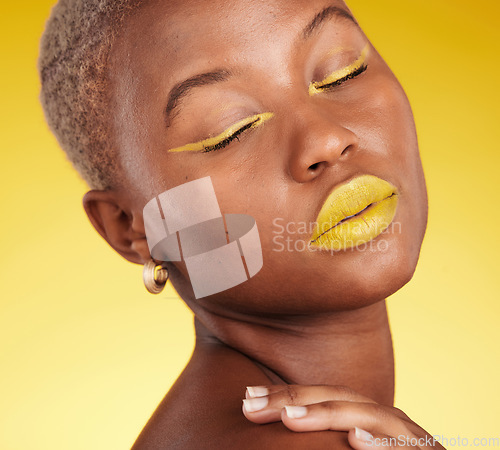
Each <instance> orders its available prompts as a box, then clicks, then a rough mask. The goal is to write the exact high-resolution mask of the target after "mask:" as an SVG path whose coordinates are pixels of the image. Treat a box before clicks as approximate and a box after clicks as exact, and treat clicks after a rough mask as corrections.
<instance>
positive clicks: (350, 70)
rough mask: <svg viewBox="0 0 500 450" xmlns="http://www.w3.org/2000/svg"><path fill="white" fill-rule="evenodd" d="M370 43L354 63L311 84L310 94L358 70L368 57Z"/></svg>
mask: <svg viewBox="0 0 500 450" xmlns="http://www.w3.org/2000/svg"><path fill="white" fill-rule="evenodd" d="M368 49H369V44H366V45H365V48H364V49H363V50H362V52H361V55H360V57H359V58H358V59H357V60H356V61H354V62H353V63H352V64H350V65H348V66H347V67H343V68H342V69H339V70H336V71H335V72H333V73H332V74H331V75H328V76H327V77H326V78H325V79H324V80H322V81H315V82H313V83H311V84H310V85H309V95H314V94H317V93H318V92H321V88H322V87H323V86H326V85H328V84H331V83H335V82H336V81H338V80H340V79H342V78H344V77H346V76H347V75H349V74H351V73H353V72H356V70H358V69H359V68H360V67H361V66H362V65H363V64H364V63H365V59H366V55H367V54H368Z"/></svg>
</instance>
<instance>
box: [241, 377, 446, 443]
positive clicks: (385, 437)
mask: <svg viewBox="0 0 500 450" xmlns="http://www.w3.org/2000/svg"><path fill="white" fill-rule="evenodd" d="M243 414H244V415H245V417H246V418H247V419H248V420H250V421H252V422H255V423H260V424H263V423H269V422H277V421H280V420H281V421H282V422H283V424H284V425H285V426H286V427H287V428H289V429H290V430H292V431H297V432H303V431H325V430H335V431H346V432H348V439H349V444H350V445H351V447H352V448H354V449H359V450H367V449H370V448H372V449H373V448H376V449H377V450H379V449H393V448H394V447H396V448H402V449H408V448H412V449H419V448H430V449H443V448H444V447H443V446H442V445H441V444H439V443H438V442H436V441H434V439H433V438H432V436H430V435H429V434H428V433H427V432H426V431H425V430H424V429H422V428H421V427H420V426H419V425H417V424H416V423H415V422H413V421H412V420H411V419H410V418H409V417H408V416H407V415H406V414H405V413H404V412H403V411H401V410H399V409H398V408H393V407H391V406H384V405H380V404H378V403H377V402H375V401H374V400H371V399H370V398H368V397H365V396H363V395H361V394H358V393H357V392H354V391H353V390H351V389H349V388H347V387H344V386H300V385H286V386H280V385H272V386H253V387H248V388H247V391H246V399H245V400H243Z"/></svg>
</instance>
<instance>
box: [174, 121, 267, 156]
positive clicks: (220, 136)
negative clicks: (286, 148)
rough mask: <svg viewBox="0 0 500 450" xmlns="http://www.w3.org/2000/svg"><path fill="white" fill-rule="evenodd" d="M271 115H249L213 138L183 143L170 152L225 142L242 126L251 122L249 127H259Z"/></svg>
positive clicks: (201, 148)
mask: <svg viewBox="0 0 500 450" xmlns="http://www.w3.org/2000/svg"><path fill="white" fill-rule="evenodd" d="M271 117H273V113H270V112H268V113H262V114H256V115H254V116H251V117H247V118H246V119H243V120H240V121H239V122H236V123H235V124H234V125H231V126H230V127H229V128H228V129H227V130H225V131H223V132H222V133H221V134H218V135H217V136H215V137H213V138H208V139H204V140H202V141H198V142H193V143H192V144H187V145H183V146H182V147H176V148H173V149H171V150H169V153H170V152H198V151H202V150H204V149H205V148H207V147H212V146H214V145H217V144H220V143H221V142H223V141H224V140H225V139H228V138H230V137H231V136H232V135H233V134H235V133H237V132H238V131H239V130H241V129H242V128H244V127H246V126H248V125H249V124H251V125H250V126H249V127H248V128H249V129H250V128H255V127H258V126H259V125H262V124H263V123H264V122H266V121H267V120H269V119H270V118H271Z"/></svg>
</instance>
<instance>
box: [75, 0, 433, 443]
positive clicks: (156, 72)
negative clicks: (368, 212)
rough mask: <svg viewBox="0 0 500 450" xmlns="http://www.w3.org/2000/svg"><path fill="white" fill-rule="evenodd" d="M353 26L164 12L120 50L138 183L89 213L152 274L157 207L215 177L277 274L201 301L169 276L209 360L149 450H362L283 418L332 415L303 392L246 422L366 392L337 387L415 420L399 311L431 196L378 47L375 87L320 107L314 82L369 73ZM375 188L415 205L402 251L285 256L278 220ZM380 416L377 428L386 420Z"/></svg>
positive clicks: (287, 7) (128, 33)
mask: <svg viewBox="0 0 500 450" xmlns="http://www.w3.org/2000/svg"><path fill="white" fill-rule="evenodd" d="M331 6H333V7H334V8H333V9H330V10H328V11H327V12H326V13H324V14H323V15H321V14H320V13H321V12H322V11H323V12H324V11H325V8H328V7H331ZM335 8H338V9H335ZM342 11H344V12H345V13H346V14H349V10H348V8H347V6H346V5H345V3H344V2H342V1H328V0H327V1H325V0H312V1H307V2H306V1H303V0H293V1H290V0H273V1H267V2H265V3H260V2H248V1H243V0H237V1H231V2H227V1H223V0H215V1H211V2H207V1H203V0H189V1H182V2H180V1H169V2H157V1H150V2H147V3H146V5H145V6H144V7H143V8H142V9H141V10H140V11H139V12H137V13H136V14H135V15H134V16H133V17H131V18H130V19H129V20H128V22H127V23H126V25H125V29H124V31H123V32H122V34H121V35H120V37H119V38H118V40H117V43H116V45H115V47H114V50H113V54H112V61H111V71H110V77H111V82H112V88H113V89H112V99H113V102H112V111H113V117H114V131H115V141H116V148H117V150H118V152H117V158H118V159H119V161H118V163H119V164H120V166H121V167H122V168H123V169H122V177H121V179H120V181H119V183H117V185H116V186H115V188H113V189H112V190H109V191H98V190H91V191H90V192H88V193H87V194H86V195H85V197H84V206H85V209H86V211H87V214H88V216H89V218H90V220H91V222H92V223H93V225H94V226H95V228H96V229H97V230H98V232H99V233H100V234H101V235H102V236H103V237H104V239H106V241H107V242H108V243H109V244H110V245H111V246H112V247H113V248H114V249H115V250H116V251H117V252H119V253H120V254H121V255H122V256H123V257H125V258H126V259H128V260H129V261H131V262H134V263H137V264H144V263H145V262H146V261H148V260H149V259H150V253H149V249H148V246H147V242H146V237H145V231H144V223H143V218H142V209H143V207H144V205H145V204H146V203H147V202H148V201H149V200H150V199H152V198H153V197H154V196H156V195H158V194H160V193H162V192H164V191H165V190H167V189H170V188H173V187H175V186H178V185H180V184H182V183H185V182H187V181H192V180H196V179H198V178H201V177H205V176H208V175H209V176H211V179H212V182H213V185H214V188H215V192H216V193H217V197H218V201H219V205H220V208H221V211H222V212H223V213H239V214H248V215H250V216H252V217H254V218H255V220H256V222H257V225H258V228H259V235H260V238H261V243H262V250H263V258H264V266H263V268H262V270H261V271H260V272H259V273H258V274H257V275H256V276H255V277H253V278H252V279H250V280H249V281H247V282H245V283H243V284H241V285H239V286H236V287H234V288H231V289H229V290H227V291H224V292H221V293H219V294H215V295H212V296H209V297H205V298H202V299H199V300H197V299H196V298H195V297H194V294H193V291H192V288H191V286H190V283H189V278H188V276H187V271H186V268H185V265H184V264H183V263H182V262H181V263H168V265H167V267H168V270H169V273H170V280H171V281H172V283H173V285H174V287H175V288H176V290H177V292H178V293H179V295H180V296H181V297H182V298H183V299H184V301H186V303H187V304H188V306H189V307H190V308H191V309H192V310H193V312H194V314H195V325H196V348H195V351H194V353H193V356H192V358H191V361H190V362H189V364H188V366H187V367H186V369H185V370H184V372H183V373H182V375H181V376H180V378H179V379H178V381H177V382H176V384H175V385H174V387H173V388H172V389H171V390H170V392H169V393H168V394H167V396H166V398H165V399H164V400H163V402H162V403H161V404H160V406H159V407H158V409H157V411H156V412H155V414H154V416H153V417H152V418H151V420H150V421H149V423H148V425H147V426H146V428H145V429H144V430H143V432H142V434H141V436H140V437H139V439H138V441H137V442H136V445H135V447H134V448H231V446H234V445H237V446H238V447H241V448H254V447H255V448H266V447H269V448H281V446H283V447H285V446H286V447H287V448H325V447H326V446H332V445H333V446H334V447H335V448H343V447H349V446H351V447H352V446H355V445H356V442H355V440H353V439H354V438H352V433H350V434H349V441H348V434H347V433H346V432H345V431H348V430H349V429H351V428H353V427H354V425H353V426H352V427H347V426H343V427H340V429H341V430H342V431H312V430H336V429H338V428H336V427H335V426H334V425H332V423H329V424H328V426H326V425H325V426H323V425H322V426H309V428H308V427H307V426H304V427H302V428H300V427H299V428H297V427H295V428H294V425H293V424H292V423H291V421H290V420H289V419H287V417H286V416H283V413H280V411H281V409H282V406H284V404H290V402H292V403H295V404H308V403H307V402H308V401H310V403H318V402H319V401H321V399H320V398H319V397H318V395H317V393H316V394H314V395H313V394H312V392H313V391H311V390H309V391H307V392H306V391H304V392H302V391H301V392H302V394H301V395H300V396H299V397H300V398H301V400H297V396H293V397H294V398H292V399H290V397H289V396H288V397H286V398H281V399H279V400H276V401H274V400H273V401H271V402H270V403H269V405H270V406H272V405H274V410H273V411H274V412H273V411H271V410H268V411H267V412H265V413H263V412H262V411H261V412H259V413H253V414H252V413H249V412H248V411H246V412H245V411H244V412H245V415H244V414H242V412H241V399H242V398H243V397H244V395H245V387H246V386H257V385H282V386H283V387H284V386H286V385H290V384H292V385H325V386H337V385H341V386H348V387H349V388H350V389H352V390H353V392H351V391H349V393H348V394H346V390H341V391H332V390H329V389H326V388H325V390H324V391H322V393H321V395H320V396H323V400H325V401H326V400H328V401H330V402H331V401H338V400H346V399H345V398H344V397H345V395H348V396H349V399H348V401H350V402H351V403H353V404H354V403H355V402H361V403H359V404H362V405H366V404H368V405H372V403H371V402H372V400H369V401H368V400H366V401H365V397H366V398H369V399H373V401H375V402H376V404H377V405H378V406H377V407H380V408H381V409H380V411H383V412H384V411H385V414H386V415H387V414H393V415H394V414H395V415H396V416H397V415H398V413H397V410H394V409H393V408H392V404H393V398H394V361H393V352H392V341H391V335H390V329H389V324H388V318H387V311H386V305H385V298H386V297H387V296H389V295H391V294H392V293H394V292H395V291H397V290H398V289H399V288H401V287H402V286H403V285H404V284H405V283H407V282H408V281H409V280H410V278H411V277H412V275H413V272H414V270H415V267H416V263H417V260H418V255H419V251H420V245H421V242H422V239H423V236H424V232H425V226H426V221H427V196H426V190H425V181H424V177H423V172H422V167H421V163H420V158H419V153H418V144H417V139H416V133H415V128H414V124H413V117H412V113H411V109H410V106H409V104H408V101H407V98H406V96H405V94H404V91H403V90H402V88H401V86H400V85H399V83H398V81H397V79H396V78H395V77H394V75H393V74H392V72H391V71H390V69H389V68H388V66H387V65H386V64H385V62H384V61H383V59H382V58H381V57H380V55H379V54H378V53H377V52H376V50H375V49H374V48H373V47H372V46H370V51H369V54H368V57H367V60H366V63H367V67H368V68H367V70H366V71H365V72H363V73H362V74H360V75H359V76H357V77H356V78H353V79H351V80H348V81H346V82H345V83H343V84H342V85H340V86H338V87H336V88H335V89H332V90H329V91H327V92H324V93H321V94H319V95H315V96H311V95H309V93H308V86H309V84H310V83H311V82H312V81H318V80H321V79H322V78H324V77H325V76H326V75H328V74H329V73H330V72H332V71H334V70H337V69H339V68H342V67H344V66H346V65H348V64H350V63H352V62H353V61H354V60H355V59H356V58H357V57H358V56H359V54H360V53H361V51H362V49H363V47H364V46H365V45H366V44H367V43H368V39H367V38H366V36H365V35H364V34H363V32H362V30H361V29H360V28H359V26H358V25H357V24H356V23H355V22H354V21H353V20H351V19H349V18H348V17H346V14H343V12H342ZM318 14H319V15H318ZM314 19H316V20H314ZM193 30H195V31H193ZM334 49H340V50H337V51H336V52H332V50H334ZM217 70H223V71H224V73H230V74H231V75H229V76H227V77H225V79H224V80H219V81H217V82H213V83H210V84H209V85H205V86H199V87H196V88H193V89H191V90H190V92H189V93H188V94H187V95H186V96H184V97H183V98H182V99H181V100H179V101H178V103H177V106H176V108H175V110H174V111H173V113H172V114H170V115H169V116H168V117H166V115H165V107H166V105H167V100H168V97H169V93H170V91H171V89H172V88H173V87H174V86H176V85H178V84H179V83H180V82H182V81H184V80H185V79H187V78H190V77H192V76H195V75H199V74H202V73H207V72H214V71H217ZM265 112H272V113H273V114H274V117H273V118H272V119H271V120H270V121H269V122H268V123H266V124H265V125H264V126H262V127H259V128H256V129H252V130H248V131H246V132H245V133H243V134H242V135H241V136H239V141H238V140H234V141H233V142H231V144H230V145H228V146H227V147H225V148H223V149H220V150H217V151H214V152H210V153H200V152H179V153H169V152H168V150H169V149H172V148H175V147H179V146H183V145H186V144H188V143H192V142H197V141H199V140H202V139H205V138H207V137H211V136H215V135H217V134H219V133H221V132H222V131H224V130H225V129H226V128H228V127H229V126H230V125H232V124H233V123H235V122H237V121H238V120H241V119H243V118H245V117H248V116H250V115H253V114H260V113H265ZM363 174H372V175H376V176H377V177H379V178H382V179H385V180H387V181H389V182H391V183H392V184H393V185H395V186H396V187H397V188H398V190H399V192H400V199H399V203H398V209H397V212H396V217H395V219H394V222H395V223H398V224H399V226H398V227H397V228H395V229H393V230H390V231H389V232H387V233H384V234H383V235H381V236H379V237H377V238H376V239H375V240H374V242H378V241H380V240H381V239H384V240H385V242H386V243H387V246H384V250H383V251H381V250H380V247H376V246H375V247H373V248H368V249H365V250H364V251H360V250H356V249H354V250H345V251H340V252H335V253H333V254H332V253H331V252H308V251H288V252H278V251H276V245H275V243H274V242H273V237H274V236H275V234H274V233H273V231H275V227H274V225H273V220H274V219H275V218H281V219H282V220H283V223H288V222H294V223H297V222H306V223H312V222H314V221H315V219H316V216H317V214H318V212H319V210H320V208H321V206H322V204H323V202H324V200H325V198H326V196H327V195H328V194H329V193H330V192H331V190H332V189H333V188H334V187H335V186H338V185H339V184H342V183H345V182H346V181H348V180H350V179H352V178H354V177H356V176H359V175H363ZM290 237H291V238H292V239H294V240H299V239H307V237H308V235H300V234H294V235H290ZM367 369H368V370H367ZM272 389H274V388H271V390H272ZM297 389H298V388H297ZM285 392H288V393H290V390H285ZM293 392H297V391H292V393H293ZM358 396H359V397H358ZM361 396H364V397H361ZM270 398H271V400H272V398H274V397H270ZM273 402H274V403H273ZM287 402H289V403H287ZM370 408H371V407H370ZM370 408H368V409H366V408H365V410H363V411H364V412H363V414H364V416H363V417H374V416H375V415H376V414H379V413H380V411H379V412H378V413H377V412H376V411H374V410H373V408H372V409H370ZM276 411H278V413H276ZM387 411H390V413H387ZM280 414H281V416H280ZM381 414H382V415H384V413H381ZM328 417H330V418H331V416H328ZM356 420H359V421H360V422H362V420H361V417H357V419H356ZM397 420H400V419H399V418H398V419H397ZM405 420H406V419H405ZM252 422H255V423H267V422H270V423H269V424H268V425H265V426H262V425H256V424H255V423H252ZM372 422H374V423H375V420H373V421H372ZM389 422H390V421H388V420H387V418H385V419H377V422H376V423H377V427H375V428H374V429H373V430H369V431H373V432H374V433H379V434H389V431H391V430H392V431H394V430H395V429H396V428H397V427H396V425H394V424H395V423H396V422H394V420H393V421H392V422H390V423H391V424H392V425H389ZM303 423H305V422H303ZM317 423H318V422H316V425H317ZM193 424H196V425H195V426H193ZM283 425H285V426H286V427H285V426H283ZM359 426H361V425H359ZM412 426H413V425H412ZM391 427H392V428H391ZM397 429H398V430H399V429H400V428H397ZM419 429H420V428H419ZM290 430H294V431H310V432H309V433H293V432H291V431H290ZM277 446H279V447H277ZM360 448H361V447H360Z"/></svg>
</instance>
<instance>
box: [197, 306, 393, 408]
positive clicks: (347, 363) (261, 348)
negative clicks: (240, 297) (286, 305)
mask: <svg viewBox="0 0 500 450" xmlns="http://www.w3.org/2000/svg"><path fill="white" fill-rule="evenodd" d="M195 326H196V337H197V342H202V341H206V340H207V339H214V338H215V339H217V340H220V341H222V342H223V343H225V344H226V345H228V346H230V347H232V348H234V349H236V350H238V351H239V352H241V353H243V354H245V355H246V356H248V357H249V358H251V359H253V360H254V361H255V362H256V363H257V364H259V365H260V366H261V367H262V368H263V370H264V371H265V372H266V374H267V375H268V376H269V378H270V379H271V380H272V381H273V382H277V383H279V382H282V383H287V384H302V385H315V384H325V385H343V386H349V387H350V388H352V389H354V390H355V391H357V392H359V393H360V394H363V395H366V396H367V397H370V398H372V399H373V400H375V401H377V402H378V403H381V404H384V405H392V404H393V400H394V356H393V349H392V339H391V333H390V328H389V321H388V317H387V310H386V305H385V301H380V302H378V303H376V304H373V305H370V306H367V307H364V308H360V309H356V310H353V311H342V312H335V313H330V314H321V315H317V316H307V317H305V316H293V317H286V318H283V317H281V318H280V319H274V318H273V319H270V318H263V317H261V316H258V317H257V316H255V317H253V316H252V317H249V316H245V317H244V319H242V318H241V317H238V318H235V317H228V316H226V315H224V316H221V315H219V314H213V313H211V312H208V311H206V310H204V309H203V310H198V309H197V310H196V311H195Z"/></svg>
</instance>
